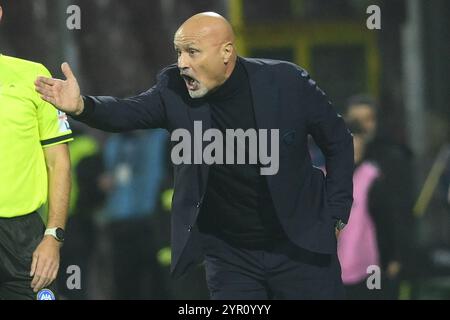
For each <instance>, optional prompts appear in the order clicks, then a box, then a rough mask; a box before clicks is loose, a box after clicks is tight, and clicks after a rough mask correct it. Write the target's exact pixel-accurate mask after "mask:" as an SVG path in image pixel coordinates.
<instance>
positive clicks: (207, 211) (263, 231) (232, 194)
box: [198, 60, 283, 248]
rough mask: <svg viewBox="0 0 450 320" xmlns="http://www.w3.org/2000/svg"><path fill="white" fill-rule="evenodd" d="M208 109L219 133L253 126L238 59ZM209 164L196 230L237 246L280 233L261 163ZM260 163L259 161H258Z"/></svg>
mask: <svg viewBox="0 0 450 320" xmlns="http://www.w3.org/2000/svg"><path fill="white" fill-rule="evenodd" d="M206 100H207V102H208V103H209V105H210V110H211V127H212V128H216V129H219V130H220V131H221V132H222V133H223V137H224V139H223V140H224V144H225V140H226V139H225V130H226V129H238V128H240V129H243V130H244V131H245V130H247V129H249V128H253V129H257V127H256V121H255V114H254V110H253V102H252V96H251V91H250V84H249V80H248V76H247V73H246V71H245V69H244V67H243V66H242V64H241V63H240V62H239V60H238V62H237V64H236V67H235V69H234V70H233V72H232V74H231V76H230V77H229V78H228V79H227V80H226V81H225V83H224V84H223V85H222V86H220V87H219V88H218V89H216V90H215V91H214V92H212V93H210V94H209V95H208V96H207V97H206ZM223 150H224V164H214V165H211V167H210V170H209V177H208V186H207V191H206V195H205V199H204V205H203V206H202V211H201V213H200V215H199V221H198V225H199V229H200V231H202V232H207V233H213V234H215V235H217V236H219V237H221V238H224V239H225V240H227V241H229V242H231V243H234V244H236V245H239V246H243V247H249V248H258V247H264V246H265V245H266V244H267V243H268V242H271V241H273V240H274V239H277V238H280V237H282V236H283V232H282V231H281V227H280V225H279V222H278V219H277V218H276V214H275V209H274V206H273V203H272V199H271V197H270V193H269V191H268V186H267V182H266V178H265V176H261V175H260V165H259V164H248V162H249V161H248V140H247V141H246V145H245V154H246V161H245V162H246V164H237V163H236V162H237V161H236V151H237V147H236V144H235V148H234V159H235V161H234V164H225V159H226V148H225V146H224V149H223ZM258 162H259V161H258Z"/></svg>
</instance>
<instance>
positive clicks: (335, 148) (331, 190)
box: [301, 71, 354, 223]
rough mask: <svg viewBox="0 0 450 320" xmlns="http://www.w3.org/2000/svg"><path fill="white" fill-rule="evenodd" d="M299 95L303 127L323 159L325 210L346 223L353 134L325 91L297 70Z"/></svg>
mask: <svg viewBox="0 0 450 320" xmlns="http://www.w3.org/2000/svg"><path fill="white" fill-rule="evenodd" d="M301 82H302V83H301V88H302V89H301V90H302V99H304V100H303V103H304V105H305V106H306V110H307V111H306V112H307V130H308V133H309V134H311V136H312V137H313V138H314V140H315V141H316V143H317V145H318V146H319V148H320V149H321V150H322V152H323V153H324V155H325V159H326V171H327V175H326V196H327V199H326V200H327V210H329V213H330V214H331V216H332V218H334V219H336V220H338V219H340V220H342V221H343V222H345V223H347V221H348V218H349V215H350V210H351V206H352V202H353V169H354V158H353V137H352V135H351V133H350V131H349V130H348V129H347V127H346V125H345V123H344V120H343V119H342V117H341V116H340V115H338V114H337V113H336V111H335V110H334V108H333V106H332V105H331V103H330V102H329V101H328V99H327V97H326V95H325V93H324V92H323V91H322V90H321V89H320V88H319V87H318V86H317V85H316V83H315V82H314V81H313V80H312V79H311V78H310V77H309V76H308V74H307V73H306V72H305V71H301Z"/></svg>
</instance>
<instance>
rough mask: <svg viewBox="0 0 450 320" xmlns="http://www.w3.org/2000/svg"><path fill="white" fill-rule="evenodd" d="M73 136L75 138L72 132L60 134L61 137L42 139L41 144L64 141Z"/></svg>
mask: <svg viewBox="0 0 450 320" xmlns="http://www.w3.org/2000/svg"><path fill="white" fill-rule="evenodd" d="M72 138H73V136H72V133H69V134H66V135H63V136H60V137H56V138H52V139H47V140H42V141H41V145H42V146H47V145H49V144H55V143H58V142H60V141H64V140H68V139H72Z"/></svg>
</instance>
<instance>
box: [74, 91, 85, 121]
mask: <svg viewBox="0 0 450 320" xmlns="http://www.w3.org/2000/svg"><path fill="white" fill-rule="evenodd" d="M83 111H84V99H83V97H82V96H81V95H80V97H79V98H78V105H77V110H76V111H75V113H74V114H75V115H76V116H79V115H80V114H82V113H83Z"/></svg>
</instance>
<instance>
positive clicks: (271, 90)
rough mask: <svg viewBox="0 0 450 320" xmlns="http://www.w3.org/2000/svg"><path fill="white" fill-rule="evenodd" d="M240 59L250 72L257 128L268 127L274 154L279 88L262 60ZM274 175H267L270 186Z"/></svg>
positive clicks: (278, 114)
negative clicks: (271, 131)
mask: <svg viewBox="0 0 450 320" xmlns="http://www.w3.org/2000/svg"><path fill="white" fill-rule="evenodd" d="M239 59H241V61H242V62H243V64H244V67H245V69H246V70H247V73H248V77H249V82H250V89H251V93H252V98H253V110H254V113H255V120H256V126H257V129H267V131H268V132H267V140H266V141H267V143H268V148H267V149H268V152H269V154H272V150H271V143H270V141H271V139H270V129H278V130H279V129H280V127H279V116H280V112H279V110H278V108H279V103H278V102H279V96H278V95H279V92H278V88H277V87H276V85H274V79H273V78H272V76H271V73H269V72H267V69H265V70H264V68H263V67H262V65H261V63H260V62H258V61H254V60H250V59H244V58H239ZM264 71H265V72H264ZM278 142H279V141H278ZM258 150H259V146H258ZM272 177H273V176H267V181H268V184H269V187H270V185H271V184H272Z"/></svg>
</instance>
